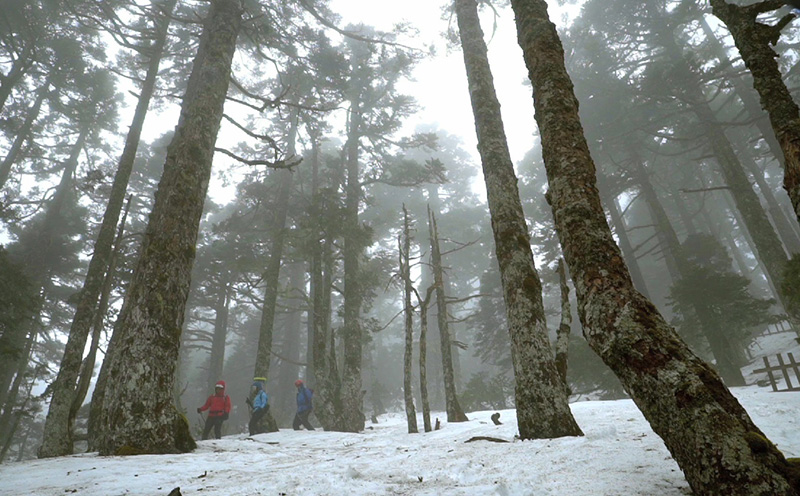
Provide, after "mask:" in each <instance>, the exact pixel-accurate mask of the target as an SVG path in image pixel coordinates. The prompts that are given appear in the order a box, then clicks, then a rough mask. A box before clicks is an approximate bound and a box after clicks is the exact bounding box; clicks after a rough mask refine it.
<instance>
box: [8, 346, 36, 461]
mask: <svg viewBox="0 0 800 496" xmlns="http://www.w3.org/2000/svg"><path fill="white" fill-rule="evenodd" d="M37 334H38V333H35V332H31V335H30V336H29V337H28V340H27V341H26V344H25V350H24V352H23V354H22V355H21V356H20V357H19V358H18V359H17V360H16V361H15V362H14V363H15V364H16V365H17V374H16V376H15V377H14V382H13V383H12V384H11V388H10V389H9V390H8V395H7V396H6V397H5V399H4V401H3V402H2V403H0V407H2V408H0V411H2V416H0V446H2V445H3V444H4V442H6V441H7V442H9V443H10V442H11V438H12V437H13V436H14V430H15V429H16V427H15V425H14V424H13V423H12V417H13V412H14V407H15V406H16V405H17V396H18V395H19V388H20V387H21V386H22V381H23V380H24V378H25V372H26V371H27V370H28V368H29V364H30V358H31V350H33V345H34V344H35V342H36V336H37ZM30 387H31V386H29V387H28V396H30ZM25 401H26V402H27V398H26V400H25ZM16 421H18V419H17V420H14V421H13V422H16Z"/></svg>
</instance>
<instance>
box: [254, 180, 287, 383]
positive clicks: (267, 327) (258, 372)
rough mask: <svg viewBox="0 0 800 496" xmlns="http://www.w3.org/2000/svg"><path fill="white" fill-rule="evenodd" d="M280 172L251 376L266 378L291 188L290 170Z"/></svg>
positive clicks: (270, 352)
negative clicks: (254, 363) (256, 346)
mask: <svg viewBox="0 0 800 496" xmlns="http://www.w3.org/2000/svg"><path fill="white" fill-rule="evenodd" d="M276 174H280V175H281V180H280V186H279V188H280V191H279V192H278V199H277V201H276V205H275V208H274V211H273V212H274V214H275V217H274V222H273V229H274V235H273V237H272V246H271V249H270V254H269V262H268V263H267V268H266V270H264V275H263V279H264V285H265V287H264V304H263V306H262V307H261V325H260V327H259V331H258V351H257V354H256V366H255V370H254V372H253V376H254V377H266V378H269V366H270V361H271V358H272V335H273V332H274V329H275V305H276V304H277V302H278V286H279V284H278V282H279V280H280V272H281V261H282V259H283V247H284V241H285V239H286V216H287V214H288V212H289V193H290V192H291V189H292V177H293V174H292V171H290V170H278V171H276Z"/></svg>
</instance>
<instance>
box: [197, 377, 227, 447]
mask: <svg viewBox="0 0 800 496" xmlns="http://www.w3.org/2000/svg"><path fill="white" fill-rule="evenodd" d="M206 410H208V417H206V425H205V427H204V428H203V441H205V440H206V439H208V434H209V432H211V428H212V427H213V428H214V436H215V437H216V438H217V439H219V438H221V437H222V422H224V421H226V420H228V415H229V414H230V413H231V398H230V396H228V395H227V394H225V381H217V384H216V385H215V386H214V394H212V395H211V396H209V397H208V399H207V400H206V404H205V405H203V406H201V407H200V408H198V409H197V413H202V412H204V411H206Z"/></svg>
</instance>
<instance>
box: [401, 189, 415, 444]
mask: <svg viewBox="0 0 800 496" xmlns="http://www.w3.org/2000/svg"><path fill="white" fill-rule="evenodd" d="M397 251H398V258H399V263H400V279H401V280H402V281H403V313H404V317H405V319H404V324H405V331H406V342H405V353H404V354H403V398H404V400H405V406H406V420H407V422H408V433H409V434H416V433H418V432H419V429H418V428H417V411H416V409H415V408H414V392H413V391H412V389H411V362H412V360H413V352H414V329H413V326H414V308H413V307H412V306H411V291H412V290H411V263H410V262H411V227H410V226H409V221H408V210H406V205H405V203H404V204H403V233H402V234H401V235H399V236H398V239H397Z"/></svg>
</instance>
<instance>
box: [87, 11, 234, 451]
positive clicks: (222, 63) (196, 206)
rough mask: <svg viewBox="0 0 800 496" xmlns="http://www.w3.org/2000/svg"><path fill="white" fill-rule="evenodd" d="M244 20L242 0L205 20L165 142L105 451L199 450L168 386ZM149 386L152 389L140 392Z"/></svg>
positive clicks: (105, 414) (123, 332)
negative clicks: (177, 114)
mask: <svg viewBox="0 0 800 496" xmlns="http://www.w3.org/2000/svg"><path fill="white" fill-rule="evenodd" d="M241 23H242V10H241V6H240V2H238V1H236V0H216V1H214V2H213V3H212V4H211V9H210V11H209V13H208V17H207V18H206V22H205V24H204V28H203V35H202V37H201V40H200V46H199V48H198V52H197V57H196V58H195V62H194V67H193V69H192V74H191V76H190V78H189V83H188V85H187V89H186V95H185V96H184V99H183V105H182V108H181V117H180V120H179V122H178V126H177V128H176V130H175V136H174V138H173V140H172V142H171V143H170V145H169V148H168V151H167V158H166V162H165V164H164V173H163V175H162V178H161V181H160V183H159V187H158V191H157V193H156V198H155V204H154V206H153V211H152V213H151V214H150V220H149V222H148V226H147V231H146V233H145V237H144V241H143V244H142V248H141V255H140V257H139V261H138V264H137V267H136V269H135V271H134V274H133V278H132V280H131V283H130V286H129V288H128V291H127V294H126V297H125V302H124V304H123V307H122V310H121V312H120V316H119V319H118V321H117V325H116V329H115V334H116V333H119V334H120V337H119V342H118V349H117V350H116V351H115V353H114V354H113V355H112V356H111V357H110V358H111V360H112V362H111V364H109V372H108V377H107V381H108V383H107V384H106V391H105V396H104V401H103V405H102V411H101V418H100V422H101V425H102V426H103V427H102V432H101V434H102V437H101V438H100V439H99V443H98V447H99V450H100V453H101V454H103V455H108V454H139V453H176V452H187V451H191V450H193V449H194V448H195V446H196V445H195V442H194V440H193V439H192V437H191V434H190V433H189V424H188V421H187V420H186V418H185V417H183V416H181V415H180V414H179V413H178V411H177V410H176V408H175V405H174V403H173V401H174V400H173V396H172V389H173V383H174V378H175V368H176V364H177V360H178V351H179V347H180V336H181V328H182V325H183V320H184V310H185V305H186V298H187V296H188V292H189V283H190V279H191V269H192V264H193V262H194V257H195V249H196V243H197V233H198V228H199V224H200V217H201V215H202V212H203V203H204V201H205V196H206V191H207V189H208V181H209V179H210V176H211V161H212V157H213V153H214V144H215V142H216V138H217V132H218V131H219V126H220V121H221V119H222V110H223V105H224V103H225V97H226V93H227V88H228V81H229V79H230V74H231V61H232V58H233V53H234V51H235V49H236V37H237V35H238V32H239V28H240V26H241ZM143 392H146V394H143Z"/></svg>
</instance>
